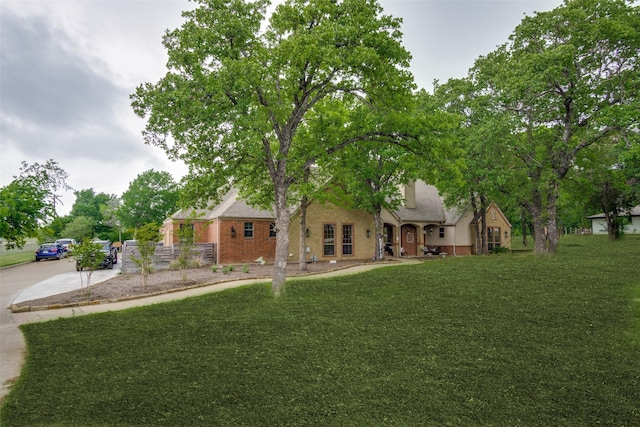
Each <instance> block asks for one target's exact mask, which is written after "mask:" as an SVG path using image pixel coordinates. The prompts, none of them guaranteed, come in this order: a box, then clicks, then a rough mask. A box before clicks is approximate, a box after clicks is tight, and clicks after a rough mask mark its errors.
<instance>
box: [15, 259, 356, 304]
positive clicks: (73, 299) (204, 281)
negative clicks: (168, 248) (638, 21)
mask: <svg viewBox="0 0 640 427" xmlns="http://www.w3.org/2000/svg"><path fill="white" fill-rule="evenodd" d="M363 263H364V262H362V261H340V262H338V263H334V264H332V263H329V262H318V263H313V264H307V270H306V271H301V270H300V267H299V266H298V264H297V263H289V264H288V265H287V277H295V276H300V275H309V274H318V273H324V272H328V271H332V270H338V269H342V268H346V267H351V266H354V265H359V264H363ZM248 269H249V271H248V272H245V271H243V266H242V265H236V266H235V268H234V270H233V271H230V272H227V273H223V271H222V269H221V268H218V270H217V271H216V272H215V273H214V272H212V271H211V266H206V267H200V268H195V269H189V270H186V274H185V277H184V278H183V275H182V272H180V271H169V270H160V271H157V272H155V273H153V274H150V275H149V276H147V284H146V286H145V287H143V285H142V276H141V275H140V274H138V273H134V274H120V275H118V276H116V277H113V278H111V279H109V280H106V281H104V282H100V283H96V284H95V285H92V286H90V287H89V288H83V289H82V290H75V291H70V292H64V293H61V294H57V295H51V296H48V297H45V298H39V299H35V300H30V301H22V302H20V303H18V304H15V305H14V309H26V308H28V307H30V308H31V309H46V308H55V307H59V306H67V305H73V304H91V303H98V302H109V301H118V300H122V299H134V298H142V297H144V296H149V295H155V294H158V293H162V292H173V291H179V290H181V289H188V288H192V287H198V286H206V285H210V284H215V283H221V282H228V281H234V280H242V279H254V278H265V280H270V279H271V275H272V273H273V264H270V265H256V264H250V265H248ZM183 279H184V280H183Z"/></svg>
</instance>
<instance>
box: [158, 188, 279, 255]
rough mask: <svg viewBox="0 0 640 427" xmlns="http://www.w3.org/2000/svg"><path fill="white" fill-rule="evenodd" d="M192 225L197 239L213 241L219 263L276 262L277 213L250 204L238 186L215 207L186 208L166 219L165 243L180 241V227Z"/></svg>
mask: <svg viewBox="0 0 640 427" xmlns="http://www.w3.org/2000/svg"><path fill="white" fill-rule="evenodd" d="M181 227H193V241H194V243H213V244H214V245H215V247H216V258H217V260H216V263H217V264H230V263H239V262H253V261H254V260H255V259H257V258H259V257H263V259H264V260H265V261H266V262H273V260H274V258H275V252H276V234H275V214H274V213H273V212H271V211H267V210H262V209H259V208H254V207H251V206H249V205H248V204H247V203H246V202H245V201H244V200H242V199H241V198H240V197H239V194H238V190H237V189H232V190H231V191H229V192H228V193H227V194H226V195H225V196H224V198H223V199H222V200H221V201H220V203H219V204H218V205H217V206H216V207H215V208H214V209H212V210H209V209H186V210H185V209H183V210H179V211H178V212H176V213H175V214H173V215H172V216H171V217H170V218H168V219H166V220H165V221H164V222H163V224H162V227H161V228H160V232H161V233H162V236H163V244H164V245H165V246H171V245H173V244H175V243H179V242H180V237H179V236H180V228H181Z"/></svg>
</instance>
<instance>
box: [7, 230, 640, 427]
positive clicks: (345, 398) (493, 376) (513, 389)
mask: <svg viewBox="0 0 640 427" xmlns="http://www.w3.org/2000/svg"><path fill="white" fill-rule="evenodd" d="M639 265H640V236H626V237H625V238H624V239H623V240H622V241H620V242H616V243H615V244H613V245H611V244H609V242H608V240H607V238H606V236H567V237H563V238H562V240H561V245H560V248H559V250H558V254H557V255H556V256H554V257H535V256H533V255H532V254H531V253H518V254H500V255H490V256H484V257H482V256H478V257H461V258H453V257H448V258H446V259H433V260H426V261H425V262H423V263H421V264H420V265H415V266H398V267H385V268H382V269H378V270H374V271H372V272H369V273H365V274H361V275H358V276H346V277H343V278H333V279H325V280H313V281H299V282H294V281H293V280H291V281H289V282H288V284H287V286H288V287H287V293H286V295H285V296H284V297H283V298H281V299H280V300H279V301H274V300H273V298H272V297H271V295H270V292H269V288H270V287H269V285H268V284H264V285H255V286H247V287H243V288H238V289H233V290H229V291H225V292H222V293H216V294H210V295H206V296H202V297H197V298H191V299H188V300H185V301H181V302H174V303H168V304H161V305H155V306H150V307H144V308H138V309H132V310H128V311H123V312H116V313H104V314H99V315H91V316H83V317H79V318H68V319H60V320H56V321H52V322H47V323H38V324H29V325H26V326H24V327H23V330H24V332H25V335H26V340H27V343H28V344H27V345H28V357H27V361H26V365H25V368H24V370H23V373H22V376H21V378H20V379H19V381H18V383H17V384H16V385H15V387H14V389H13V390H12V392H11V393H10V395H9V396H8V397H7V399H6V401H5V402H4V406H3V408H2V415H1V418H0V424H2V425H3V426H7V427H8V426H22V425H24V426H33V425H76V426H90V425H119V426H122V425H172V426H185V425H207V426H210V425H229V426H239V425H246V426H257V425H269V426H273V425H279V426H284V425H291V426H300V425H313V426H316V425H336V426H338V425H339V426H344V425H358V426H372V425H402V426H407V425H463V426H469V425H509V426H511V425H571V426H573V425H585V426H586V425H596V424H605V425H619V426H624V425H640V273H639V268H640V267H639Z"/></svg>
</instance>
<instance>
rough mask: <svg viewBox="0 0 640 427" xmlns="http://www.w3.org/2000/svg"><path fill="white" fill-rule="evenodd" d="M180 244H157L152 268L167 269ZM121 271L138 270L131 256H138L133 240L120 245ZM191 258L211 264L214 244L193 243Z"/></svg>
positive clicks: (176, 256)
mask: <svg viewBox="0 0 640 427" xmlns="http://www.w3.org/2000/svg"><path fill="white" fill-rule="evenodd" d="M180 251H181V248H180V245H177V244H176V245H173V246H158V247H157V248H156V252H155V254H154V255H153V258H152V262H153V268H154V269H156V270H165V269H168V268H169V266H170V265H171V263H172V262H173V261H174V260H176V259H177V258H178V256H180ZM121 257H122V273H123V274H127V273H136V272H138V271H139V269H138V266H137V265H136V264H135V262H133V259H132V257H140V252H138V245H137V244H136V242H135V241H130V240H128V241H126V242H125V243H124V245H122V253H121ZM191 258H192V259H194V260H199V262H200V263H201V264H203V265H205V264H213V263H214V262H215V260H216V258H217V256H216V245H215V244H214V243H195V244H194V246H193V248H192V249H191Z"/></svg>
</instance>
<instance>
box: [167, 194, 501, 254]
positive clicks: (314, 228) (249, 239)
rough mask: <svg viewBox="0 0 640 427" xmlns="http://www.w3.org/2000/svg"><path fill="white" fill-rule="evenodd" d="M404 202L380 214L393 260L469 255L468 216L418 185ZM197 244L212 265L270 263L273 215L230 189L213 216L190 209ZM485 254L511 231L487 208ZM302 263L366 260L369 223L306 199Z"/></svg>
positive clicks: (173, 235) (174, 232) (170, 224)
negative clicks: (208, 252)
mask: <svg viewBox="0 0 640 427" xmlns="http://www.w3.org/2000/svg"><path fill="white" fill-rule="evenodd" d="M401 191H402V195H403V197H404V200H405V203H404V205H403V206H400V207H399V208H398V209H396V210H394V211H388V210H383V212H382V219H383V222H384V237H383V238H384V246H385V248H386V251H385V252H386V253H387V254H388V255H392V256H399V255H401V256H423V255H424V254H425V248H429V249H430V250H433V251H434V252H440V253H446V254H449V255H469V254H472V253H474V252H475V251H474V249H473V248H474V247H475V239H476V237H475V224H474V216H473V212H472V211H471V210H465V209H446V208H445V206H444V204H443V202H442V198H441V197H440V195H439V194H438V190H437V189H436V188H435V187H434V186H431V185H427V184H425V183H424V182H423V181H417V182H416V183H415V184H414V185H407V186H403V187H402V189H401ZM193 212H194V211H193V210H187V211H178V212H176V213H175V214H174V215H173V216H172V217H171V218H169V219H167V220H166V221H165V222H164V224H163V227H162V229H161V231H162V233H163V235H164V244H165V245H172V244H174V243H177V242H178V237H177V236H178V230H179V227H181V226H182V227H183V226H184V223H185V221H186V220H187V218H188V217H189V216H190V215H191V214H192V213H193ZM195 216H196V217H197V218H196V219H195V220H193V227H194V233H195V241H196V242H202V243H204V242H208V243H214V244H215V245H216V247H217V257H218V259H217V263H218V264H229V263H243V262H253V261H255V260H256V259H257V258H259V257H262V258H263V259H264V260H265V261H267V262H273V260H274V257H275V245H276V239H275V232H274V227H275V215H274V213H273V212H270V211H264V210H259V209H255V208H252V207H250V206H248V205H247V204H246V203H245V202H244V201H243V200H242V199H240V198H239V197H238V191H237V190H232V191H231V192H229V193H228V194H227V195H226V196H225V198H224V199H223V200H222V201H221V202H220V204H219V205H218V206H216V207H215V208H214V209H213V210H195ZM299 224H300V218H299V212H298V211H295V212H294V214H293V215H292V218H291V224H290V226H289V261H290V262H297V261H298V253H299V240H300V225H299ZM487 227H488V230H487V232H488V236H489V238H490V243H489V245H490V246H489V248H490V249H492V248H493V247H500V246H503V247H507V248H510V247H511V224H510V223H509V221H508V220H507V219H506V217H505V216H504V214H503V213H502V211H500V209H499V208H498V206H496V205H495V204H491V205H490V206H489V208H488V209H487ZM304 233H305V234H306V237H307V241H306V244H307V246H306V248H304V251H305V252H306V257H307V260H308V261H311V260H318V261H329V260H337V261H339V260H345V259H362V260H364V259H371V258H372V257H373V256H374V252H375V228H374V222H373V216H372V215H371V214H369V213H367V212H364V211H362V210H358V209H353V210H350V209H346V208H343V207H340V206H336V205H334V204H332V203H328V202H325V203H322V202H319V201H316V200H312V201H311V202H310V203H309V205H308V207H307V218H306V229H305V230H304Z"/></svg>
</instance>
